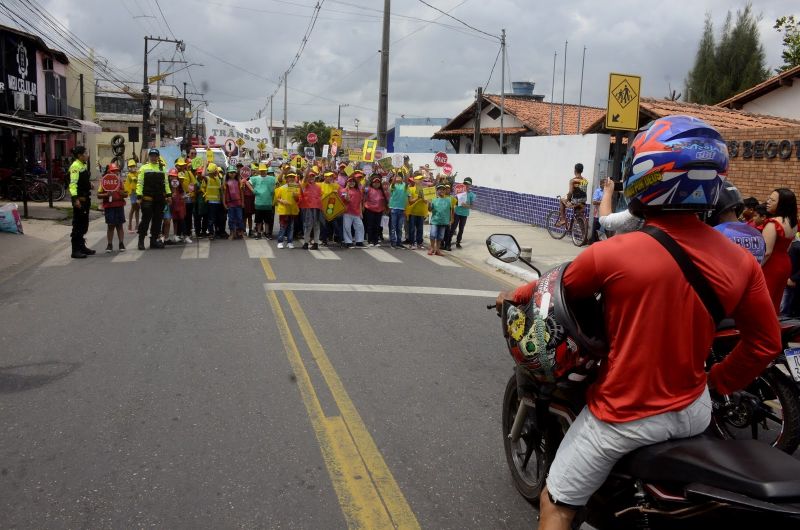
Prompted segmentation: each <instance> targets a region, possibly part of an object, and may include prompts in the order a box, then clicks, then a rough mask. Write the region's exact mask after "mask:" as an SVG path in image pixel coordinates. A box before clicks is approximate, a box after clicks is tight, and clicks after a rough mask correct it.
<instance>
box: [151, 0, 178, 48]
mask: <svg viewBox="0 0 800 530" xmlns="http://www.w3.org/2000/svg"><path fill="white" fill-rule="evenodd" d="M153 2H155V3H156V7H157V8H158V12H159V13H161V18H163V19H164V24H166V25H167V29H168V30H169V34H170V35H172V38H173V39H175V40H179V39H178V37H176V36H175V33H173V32H172V28H171V27H169V22H168V21H167V17H165V16H164V12H163V11H162V10H161V4H159V3H158V0H153Z"/></svg>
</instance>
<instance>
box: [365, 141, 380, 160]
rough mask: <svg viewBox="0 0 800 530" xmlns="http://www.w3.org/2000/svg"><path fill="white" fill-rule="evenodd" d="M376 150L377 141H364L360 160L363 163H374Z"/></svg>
mask: <svg viewBox="0 0 800 530" xmlns="http://www.w3.org/2000/svg"><path fill="white" fill-rule="evenodd" d="M377 149H378V140H364V148H363V149H362V150H361V160H362V161H363V162H374V161H375V151H376V150H377Z"/></svg>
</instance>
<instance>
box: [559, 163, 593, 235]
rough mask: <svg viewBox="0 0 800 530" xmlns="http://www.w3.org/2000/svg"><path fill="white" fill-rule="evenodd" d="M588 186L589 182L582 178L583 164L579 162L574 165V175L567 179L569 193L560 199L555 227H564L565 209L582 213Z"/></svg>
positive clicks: (565, 222)
mask: <svg viewBox="0 0 800 530" xmlns="http://www.w3.org/2000/svg"><path fill="white" fill-rule="evenodd" d="M588 186H589V181H587V180H586V179H585V178H583V164H581V163H580V162H579V163H577V164H575V173H574V175H573V177H572V178H571V179H569V191H567V196H566V197H562V198H561V205H560V210H559V217H558V222H557V223H556V226H564V225H566V224H567V208H574V209H575V214H576V215H577V214H578V212H580V211H583V206H584V205H585V204H586V189H587V188H588Z"/></svg>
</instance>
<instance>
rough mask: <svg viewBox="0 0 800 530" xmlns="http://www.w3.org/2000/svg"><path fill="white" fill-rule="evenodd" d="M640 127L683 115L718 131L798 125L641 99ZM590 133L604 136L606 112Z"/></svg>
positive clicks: (707, 107)
mask: <svg viewBox="0 0 800 530" xmlns="http://www.w3.org/2000/svg"><path fill="white" fill-rule="evenodd" d="M639 105H640V110H641V112H640V114H639V125H640V126H641V125H645V124H646V123H647V122H648V121H650V120H653V119H656V118H662V117H664V116H669V115H671V114H684V115H687V116H694V117H696V118H700V119H701V120H703V121H705V122H706V123H708V124H709V125H711V126H713V127H716V128H717V129H768V128H771V127H797V126H800V121H798V120H790V119H788V118H777V117H775V116H764V115H761V114H751V113H749V112H744V111H741V110H733V109H728V108H725V107H717V106H712V105H698V104H696V103H686V102H683V101H670V100H668V99H655V98H641V100H640V102H639ZM587 129H588V130H589V131H591V132H604V131H605V130H606V129H605V112H603V115H602V116H601V117H600V119H598V120H597V121H595V122H594V123H592V124H590V126H589V127H588V128H587Z"/></svg>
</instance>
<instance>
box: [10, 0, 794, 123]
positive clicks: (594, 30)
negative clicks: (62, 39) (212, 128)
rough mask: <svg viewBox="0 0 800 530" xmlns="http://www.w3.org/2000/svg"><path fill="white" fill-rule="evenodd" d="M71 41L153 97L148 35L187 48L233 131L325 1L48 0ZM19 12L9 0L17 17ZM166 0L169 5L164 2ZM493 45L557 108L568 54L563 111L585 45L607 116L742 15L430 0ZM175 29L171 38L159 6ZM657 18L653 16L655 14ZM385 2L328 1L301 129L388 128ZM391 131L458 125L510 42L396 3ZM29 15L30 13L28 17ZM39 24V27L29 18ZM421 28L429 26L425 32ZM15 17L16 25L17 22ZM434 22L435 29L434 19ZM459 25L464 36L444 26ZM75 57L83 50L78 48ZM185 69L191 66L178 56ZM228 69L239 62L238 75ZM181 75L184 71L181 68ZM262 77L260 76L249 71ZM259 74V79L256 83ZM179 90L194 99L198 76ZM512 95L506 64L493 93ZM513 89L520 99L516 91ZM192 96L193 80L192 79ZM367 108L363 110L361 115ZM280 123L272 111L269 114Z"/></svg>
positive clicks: (764, 33) (298, 88) (683, 64)
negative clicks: (420, 122) (627, 93)
mask: <svg viewBox="0 0 800 530" xmlns="http://www.w3.org/2000/svg"><path fill="white" fill-rule="evenodd" d="M37 1H38V2H39V3H40V4H41V5H43V6H44V7H45V8H46V9H47V10H48V11H49V12H50V13H52V14H53V15H55V16H57V17H58V18H59V20H61V21H62V23H64V24H65V25H66V26H68V27H69V28H70V30H71V31H72V32H73V33H75V34H76V35H78V36H79V37H80V38H81V39H82V40H83V41H84V42H85V43H87V44H88V45H90V46H92V47H94V48H95V49H96V50H97V52H98V53H99V54H100V55H102V56H104V57H106V58H107V59H109V61H110V64H111V65H113V66H114V67H115V68H116V69H117V70H118V71H120V72H121V74H120V75H121V76H124V78H125V79H127V80H131V81H132V82H137V83H138V86H141V79H142V62H143V57H142V56H143V48H144V41H143V37H144V35H146V34H147V35H161V36H168V35H169V34H170V29H171V31H172V32H174V35H175V36H177V38H178V39H183V40H184V41H185V42H186V54H185V55H186V57H187V60H188V61H190V62H195V63H202V64H203V65H205V66H204V67H192V68H191V77H192V80H193V83H194V86H195V87H196V90H195V91H196V92H205V93H206V96H205V98H206V99H207V100H208V102H209V109H210V110H211V111H212V112H214V113H216V114H219V115H221V116H223V117H226V118H228V119H231V120H242V121H243V120H248V119H250V118H251V117H253V116H254V115H255V113H256V112H257V111H258V110H259V109H260V108H264V107H265V105H266V99H267V97H268V96H269V94H271V93H273V91H274V90H275V87H276V84H275V83H274V82H271V81H270V80H272V81H275V82H277V81H278V79H279V78H280V76H281V75H282V73H283V72H284V71H285V70H286V69H287V68H288V67H289V64H290V63H291V62H292V59H293V57H294V55H295V53H296V52H297V50H298V48H299V46H300V41H301V38H302V37H303V34H304V33H305V30H306V28H307V26H308V25H309V21H310V16H311V14H312V12H313V11H314V8H313V6H314V3H315V2H314V1H313V0H234V1H233V2H228V1H225V0H112V1H109V0H37ZM18 2H20V0H9V2H5V1H4V3H6V5H10V6H11V7H12V8H14V5H15V4H16V3H18ZM157 2H158V3H157ZM427 2H428V3H429V4H431V5H434V6H436V7H438V8H440V9H441V10H443V11H448V12H449V13H450V14H451V15H453V16H454V17H457V18H459V19H461V20H463V21H464V22H466V23H467V24H469V25H471V26H473V27H475V28H477V29H479V30H482V31H484V32H486V33H489V34H493V35H499V34H500V30H501V28H505V29H506V32H507V35H508V37H507V38H508V63H509V66H508V70H509V71H508V73H507V75H508V78H507V79H508V82H510V81H533V82H535V83H536V92H537V93H542V94H545V95H546V99H547V100H549V99H550V94H551V90H552V88H553V86H552V76H553V53H554V52H555V51H557V52H558V57H557V61H556V63H557V66H556V83H555V94H556V97H555V101H558V102H560V101H561V90H562V74H563V71H564V66H563V65H564V41H565V40H568V41H569V45H568V51H567V67H566V77H567V83H566V101H567V102H570V103H577V101H578V94H579V82H580V72H581V54H582V51H583V47H584V46H585V47H586V49H587V50H586V67H585V75H584V83H583V102H584V104H589V105H596V106H605V100H606V97H607V84H608V73H609V72H611V71H615V72H623V73H631V74H638V75H641V76H642V84H643V85H642V92H643V95H645V96H654V97H664V96H666V95H667V93H668V90H669V86H670V85H671V86H672V88H674V89H677V90H678V91H683V82H684V79H685V77H686V72H687V71H688V69H689V68H690V67H691V65H692V62H693V59H694V55H695V52H696V49H697V44H698V41H699V39H700V36H701V33H702V28H703V20H704V16H705V13H706V12H710V13H711V14H712V17H713V20H714V22H715V26H716V27H717V29H719V28H721V26H722V22H723V21H724V18H725V14H726V12H727V10H728V9H729V8H733V9H737V8H740V7H743V6H744V2H743V1H742V2H740V3H732V2H730V1H722V0H705V1H703V0H673V1H672V2H640V1H636V0H605V1H604V2H596V1H591V0H562V1H559V2H539V1H534V0H427ZM158 4H160V8H161V10H162V11H163V14H164V15H165V17H166V20H167V22H168V24H169V29H168V28H167V27H166V26H167V24H166V23H165V21H164V19H163V18H162V17H161V14H160V13H159V5H158ZM645 6H647V7H645ZM797 6H798V4H797V2H796V1H788V0H761V1H760V2H758V3H757V4H756V12H757V13H760V14H761V15H762V21H761V23H760V28H761V40H762V42H763V44H764V47H765V50H766V53H767V63H768V66H769V67H770V68H774V67H776V66H778V65H779V64H780V63H781V60H780V53H781V42H780V38H781V37H780V34H778V33H777V32H776V31H775V30H774V29H772V25H773V24H774V21H775V19H776V18H777V17H778V16H780V15H785V14H791V13H792V12H793V10H794V13H795V14H800V12H798V11H797V10H798V7H797ZM382 9H383V2H382V1H381V0H343V1H334V0H324V2H323V4H322V8H321V11H320V14H319V19H318V20H317V22H316V26H315V27H314V30H313V32H312V33H311V36H310V38H309V41H308V44H307V46H306V48H305V51H304V52H303V53H302V56H301V58H300V60H299V62H298V63H297V66H296V67H295V68H294V70H293V71H292V73H291V74H290V75H289V95H288V103H289V121H290V122H295V121H298V120H315V119H321V120H323V121H325V122H326V123H328V124H331V125H335V124H336V119H337V110H338V105H339V104H340V103H341V104H349V105H350V107H345V108H342V124H343V126H345V127H347V128H352V127H353V120H354V118H358V119H359V120H360V125H359V128H360V129H361V130H365V129H374V128H375V125H376V123H377V107H378V79H379V65H380V60H379V53H378V51H379V49H380V46H381V29H382V22H381V17H382V15H381V13H382ZM391 10H392V13H393V15H394V16H393V17H392V20H391V41H392V44H391V47H390V68H389V112H390V114H389V124H390V126H391V125H392V124H393V123H394V120H395V118H397V117H399V116H400V115H401V114H402V115H405V116H407V117H448V118H449V117H453V116H455V115H456V114H457V113H458V112H459V111H461V110H462V109H463V108H465V107H466V106H467V105H468V104H469V103H470V101H471V99H472V98H473V97H474V96H473V94H474V91H475V88H476V87H477V86H479V85H480V86H483V85H485V84H486V82H487V79H488V78H489V73H490V71H491V69H492V64H493V63H494V61H495V58H496V57H497V53H498V50H499V42H498V41H497V40H496V39H493V38H492V37H489V36H487V35H485V34H482V33H478V32H476V31H473V30H471V29H469V28H466V27H464V26H462V25H461V24H460V23H459V22H457V21H455V20H453V19H450V18H448V17H446V16H443V15H442V13H439V12H437V11H435V10H433V9H431V8H429V7H427V6H425V5H424V4H423V3H421V2H420V1H419V0H394V1H392V8H391ZM15 11H17V12H18V13H21V14H22V15H23V16H25V15H26V12H25V11H24V10H22V8H21V7H19V9H15ZM27 16H28V17H30V18H31V19H32V16H31V15H29V14H28V15H27ZM419 19H421V20H419ZM7 20H8V19H7V18H4V19H3V23H8V22H7ZM430 20H435V21H436V23H427V22H426V21H430ZM441 24H446V25H448V26H451V27H444V26H442V25H441ZM66 51H67V52H72V50H70V49H66ZM173 52H174V46H173V45H170V44H161V45H160V46H159V47H158V48H156V49H155V50H154V51H153V52H151V54H150V56H149V62H150V75H154V74H155V70H156V68H155V64H156V60H157V59H172V58H173V56H174V54H173ZM176 58H179V57H176ZM228 63H229V64H228ZM177 67H178V66H176V68H177ZM248 72H250V73H248ZM253 74H255V75H253ZM173 80H174V82H175V83H176V84H177V85H178V86H179V87H180V88H181V89H182V83H183V81H190V79H189V77H188V76H187V75H186V74H185V72H181V73H177V74H175V76H174V77H173ZM499 87H500V63H499V62H498V64H497V66H496V68H495V71H494V74H493V77H492V80H491V82H490V83H489V88H488V91H489V92H495V93H497V92H498V91H499ZM509 89H510V88H509ZM190 90H192V89H191V81H190ZM319 96H323V97H319ZM356 105H357V106H356ZM274 109H275V113H274V118H275V120H276V121H277V120H280V119H281V118H282V112H283V88H281V89H280V90H279V91H278V93H277V95H276V97H275V99H274ZM267 112H268V111H267Z"/></svg>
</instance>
